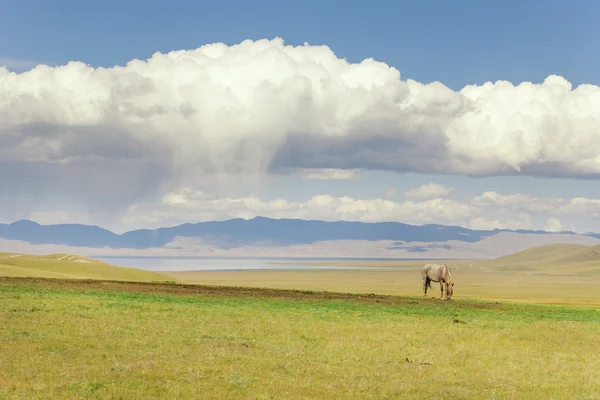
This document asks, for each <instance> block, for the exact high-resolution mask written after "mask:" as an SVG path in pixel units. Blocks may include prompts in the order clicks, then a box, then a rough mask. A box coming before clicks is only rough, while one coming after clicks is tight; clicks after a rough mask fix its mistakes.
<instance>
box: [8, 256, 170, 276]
mask: <svg viewBox="0 0 600 400" xmlns="http://www.w3.org/2000/svg"><path fill="white" fill-rule="evenodd" d="M0 276H9V277H39V278H60V279H101V280H118V281H138V282H151V281H167V280H172V278H170V277H168V276H166V275H163V274H160V273H158V272H152V271H144V270H141V269H136V268H123V267H117V266H114V265H110V264H107V263H104V262H102V261H98V260H94V259H92V258H87V257H81V256H77V255H73V254H52V255H48V256H35V255H28V254H16V253H0Z"/></svg>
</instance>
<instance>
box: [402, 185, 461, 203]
mask: <svg viewBox="0 0 600 400" xmlns="http://www.w3.org/2000/svg"><path fill="white" fill-rule="evenodd" d="M453 191H454V188H450V187H446V186H444V185H440V184H438V183H428V184H425V185H423V186H420V187H418V188H416V189H410V190H407V191H406V193H404V196H406V197H408V198H416V199H437V198H440V197H446V196H448V195H449V194H451V193H452V192H453Z"/></svg>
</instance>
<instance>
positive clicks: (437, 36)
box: [0, 0, 600, 90]
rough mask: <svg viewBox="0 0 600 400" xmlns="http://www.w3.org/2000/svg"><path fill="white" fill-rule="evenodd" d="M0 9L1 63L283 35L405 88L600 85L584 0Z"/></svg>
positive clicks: (593, 14)
mask: <svg viewBox="0 0 600 400" xmlns="http://www.w3.org/2000/svg"><path fill="white" fill-rule="evenodd" d="M1 3H2V9H3V12H2V14H0V38H2V39H1V41H0V55H1V57H2V58H5V59H16V60H30V61H34V62H35V61H37V62H45V63H49V64H63V63H66V62H68V61H70V60H80V61H84V62H86V63H89V64H92V65H95V66H113V65H116V64H124V63H126V62H128V61H129V60H131V59H133V58H140V59H145V58H148V57H150V56H151V55H152V54H153V53H154V52H156V51H161V52H166V51H170V50H176V49H191V48H196V47H199V46H201V45H202V44H205V43H213V42H224V43H227V44H234V43H238V42H241V41H243V40H245V39H261V38H273V37H276V36H281V37H283V38H284V39H285V41H286V43H288V44H295V45H300V44H303V43H304V42H309V43H310V44H326V45H328V46H329V47H331V48H332V49H333V51H335V52H336V54H337V55H338V56H339V57H346V58H347V59H348V60H350V61H355V62H356V61H360V60H362V59H364V58H368V57H373V58H375V59H376V60H378V61H383V62H386V63H388V64H390V65H393V66H395V67H396V68H398V69H399V70H400V71H401V73H402V75H403V77H409V78H411V79H415V80H418V81H421V82H431V81H441V82H443V83H444V84H446V85H447V86H449V87H451V88H452V89H455V90H458V89H460V88H462V87H463V86H464V85H466V84H481V83H484V82H486V81H488V80H491V81H495V80H498V79H504V80H509V81H511V82H513V83H519V82H522V81H532V82H541V81H542V80H543V79H544V78H545V77H546V76H548V75H550V74H559V75H562V76H564V77H565V78H567V79H568V80H569V81H571V82H572V83H574V84H578V83H593V84H598V83H600V77H599V76H598V73H597V71H598V70H599V69H600V53H598V52H597V51H596V46H595V44H596V43H597V42H598V41H599V40H600V25H598V24H597V16H598V13H600V3H598V2H597V1H592V0H580V1H575V2H567V1H559V0H550V1H544V0H529V1H514V0H509V1H503V2H496V3H494V4H492V3H490V2H482V1H474V0H470V1H467V0H459V1H455V2H445V1H432V0H421V1H374V2H365V1H327V2H321V1H303V2H281V1H256V2H244V1H219V2H207V1H171V2H166V1H162V0H149V1H127V2H123V1H115V0H108V1H101V2H81V1H77V0H57V1H42V0H18V1H15V0H3V1H2V2H1Z"/></svg>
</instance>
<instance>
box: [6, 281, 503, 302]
mask: <svg viewBox="0 0 600 400" xmlns="http://www.w3.org/2000/svg"><path fill="white" fill-rule="evenodd" d="M1 284H5V285H6V284H8V285H22V286H27V287H37V288H47V289H66V290H82V291H88V290H90V291H91V290H103V291H107V292H129V293H167V294H173V295H183V296H199V297H220V298H228V297H229V298H256V299H259V298H261V299H264V298H267V299H276V300H302V301H322V300H339V301H351V302H359V303H366V304H373V305H379V306H396V307H402V306H408V307H410V306H417V305H425V304H427V305H429V306H431V307H439V308H447V307H450V308H454V307H456V308H462V309H464V308H474V309H504V308H506V307H507V306H505V305H503V304H500V303H498V302H495V303H480V302H477V303H472V302H469V303H468V304H466V303H462V302H460V301H458V302H457V301H456V300H451V301H442V300H440V299H437V298H426V299H424V298H414V297H401V296H392V295H381V294H375V293H368V294H356V293H339V292H326V291H312V290H290V289H271V288H253V287H238V286H208V285H196V284H179V283H147V282H128V281H109V280H93V279H54V278H21V277H19V278H13V277H0V285H1Z"/></svg>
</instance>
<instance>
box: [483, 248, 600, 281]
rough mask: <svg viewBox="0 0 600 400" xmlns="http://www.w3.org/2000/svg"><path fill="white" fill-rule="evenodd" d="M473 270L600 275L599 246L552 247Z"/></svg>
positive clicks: (510, 257)
mask: <svg viewBox="0 0 600 400" xmlns="http://www.w3.org/2000/svg"><path fill="white" fill-rule="evenodd" d="M474 266H476V267H480V268H482V269H487V270H491V271H497V272H502V271H506V272H509V271H510V272H519V271H520V272H523V273H547V274H593V275H596V274H600V246H584V245H578V244H552V245H545V246H538V247H533V248H531V249H527V250H524V251H520V252H518V253H514V254H510V255H508V256H504V257H499V258H495V259H491V260H485V261H479V262H477V263H475V264H474Z"/></svg>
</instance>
